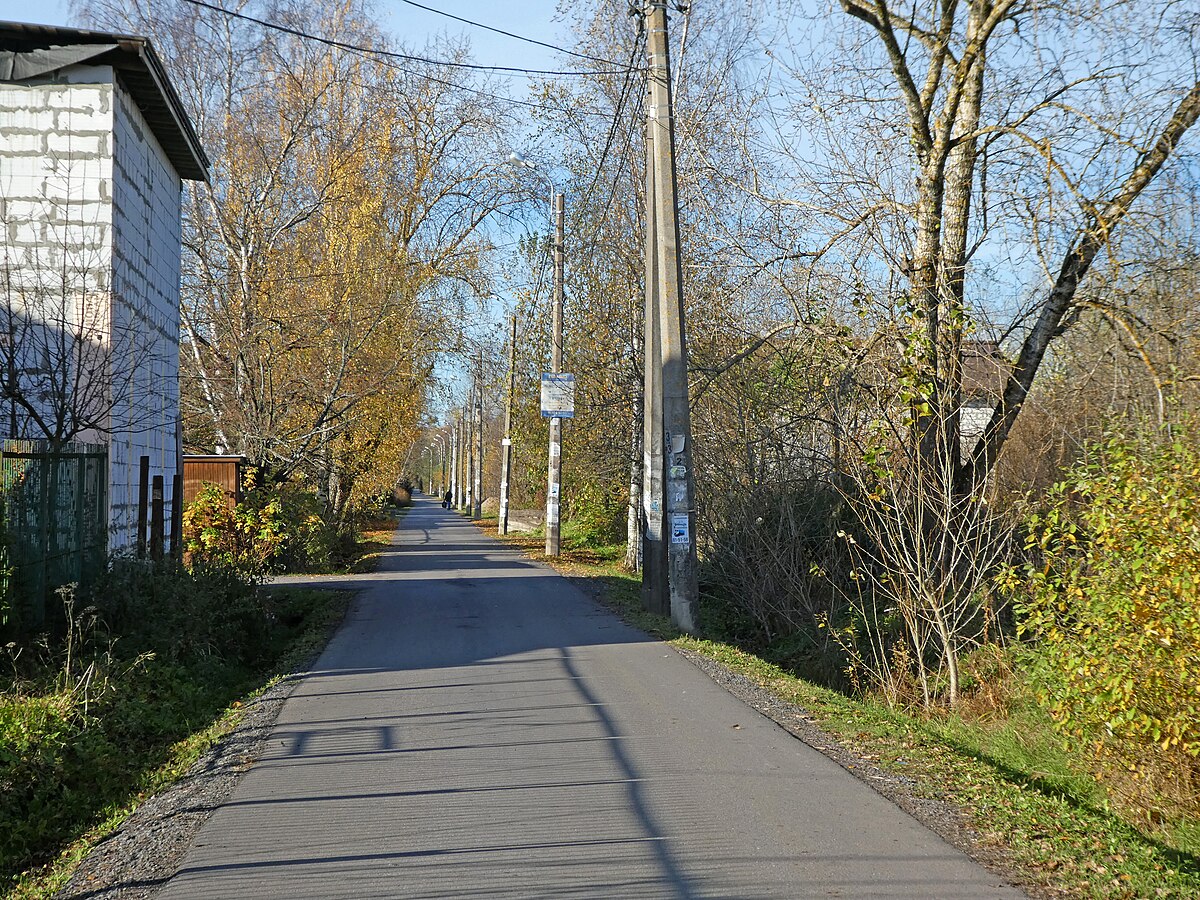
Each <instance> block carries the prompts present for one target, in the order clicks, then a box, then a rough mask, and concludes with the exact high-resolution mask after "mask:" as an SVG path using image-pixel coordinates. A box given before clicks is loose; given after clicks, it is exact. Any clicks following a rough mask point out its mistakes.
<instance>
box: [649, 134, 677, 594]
mask: <svg viewBox="0 0 1200 900" xmlns="http://www.w3.org/2000/svg"><path fill="white" fill-rule="evenodd" d="M654 195H655V191H654V128H653V126H652V124H651V122H650V120H649V119H647V120H646V263H645V273H644V276H643V278H644V281H645V288H646V305H645V318H644V323H643V326H642V327H643V337H642V345H643V350H642V370H643V373H644V384H643V395H642V512H643V523H642V524H643V527H642V605H643V606H644V607H645V608H646V609H647V610H649V611H650V612H652V613H657V614H658V615H662V616H665V615H669V614H670V612H671V607H670V593H669V589H668V586H667V554H666V548H667V545H666V543H665V542H664V540H663V418H662V380H661V377H660V376H661V374H662V346H661V343H660V340H661V338H660V336H659V331H660V329H659V322H658V266H657V257H658V239H657V235H656V233H655V227H654V205H655V200H654Z"/></svg>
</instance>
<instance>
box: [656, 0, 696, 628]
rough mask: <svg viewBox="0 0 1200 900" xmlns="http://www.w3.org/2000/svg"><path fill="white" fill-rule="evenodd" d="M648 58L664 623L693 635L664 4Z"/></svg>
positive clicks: (690, 506)
mask: <svg viewBox="0 0 1200 900" xmlns="http://www.w3.org/2000/svg"><path fill="white" fill-rule="evenodd" d="M646 17H647V22H646V26H647V41H646V46H647V51H648V56H649V72H648V73H647V75H648V80H649V83H650V130H651V132H652V133H653V139H654V140H653V144H654V153H653V155H654V164H653V168H654V176H653V177H654V204H653V205H654V233H655V235H656V244H657V247H658V253H657V254H656V259H655V269H656V274H657V281H658V290H659V293H658V308H659V320H658V321H659V327H660V329H661V335H660V341H661V346H662V398H663V455H664V460H663V464H664V466H665V470H666V483H665V486H664V493H665V497H664V500H665V504H664V505H665V507H666V522H665V524H666V526H667V527H666V535H665V538H664V540H665V541H666V542H667V569H668V580H669V584H670V595H671V621H672V622H674V623H675V625H676V627H678V628H680V629H682V630H684V631H688V632H693V633H694V632H695V631H696V626H697V614H698V610H699V595H700V589H699V584H698V581H697V576H696V506H695V478H694V473H693V471H692V426H691V413H690V411H689V409H688V382H687V332H686V328H685V323H684V305H683V289H682V282H683V273H682V269H681V267H680V261H679V221H678V217H677V212H678V210H677V201H676V188H675V128H674V120H673V117H672V110H671V59H670V49H669V44H668V42H667V5H666V3H665V2H661V0H651V2H650V3H648V4H647V7H646Z"/></svg>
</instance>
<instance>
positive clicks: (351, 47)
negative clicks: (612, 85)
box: [184, 0, 625, 77]
mask: <svg viewBox="0 0 1200 900" xmlns="http://www.w3.org/2000/svg"><path fill="white" fill-rule="evenodd" d="M184 2H185V3H190V4H192V5H193V6H199V7H201V8H202V9H207V10H211V11H212V12H218V13H221V14H222V15H225V16H229V17H230V18H234V19H242V20H243V21H246V22H253V23H254V24H255V25H261V26H262V27H263V28H270V29H272V30H274V31H280V32H283V33H284V34H290V35H292V36H293V37H298V38H301V39H303V40H307V41H316V42H318V43H321V44H325V45H327V46H329V47H336V48H337V49H339V50H347V51H349V52H351V53H359V54H363V55H372V56H382V57H388V58H390V59H398V60H403V61H404V62H418V63H425V64H426V65H431V66H446V67H448V68H454V69H470V70H472V71H477V72H493V73H500V74H508V75H521V76H532V75H571V76H575V77H589V76H593V75H620V74H622V73H623V72H624V71H625V70H622V69H615V70H611V71H608V70H600V71H591V72H589V71H580V70H578V69H526V68H521V67H519V66H484V65H479V64H478V63H464V62H452V61H450V60H444V59H429V58H428V57H424V56H414V55H413V54H410V53H399V52H397V51H395V50H379V49H376V48H373V47H364V46H361V45H359V44H350V43H347V42H345V41H339V40H335V39H334V38H327V37H321V36H320V35H316V34H310V33H308V32H306V31H301V30H299V29H298V28H292V27H290V26H287V25H280V24H278V23H277V22H269V21H267V20H266V19H259V18H257V17H255V16H250V15H246V14H245V13H240V12H235V11H234V10H232V9H225V8H224V7H221V6H216V5H214V4H212V3H206V2H205V0H184Z"/></svg>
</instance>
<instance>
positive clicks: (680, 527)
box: [671, 513, 692, 544]
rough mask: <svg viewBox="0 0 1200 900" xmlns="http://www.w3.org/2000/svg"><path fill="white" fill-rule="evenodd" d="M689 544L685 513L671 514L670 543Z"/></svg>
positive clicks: (689, 535) (690, 539) (690, 540)
mask: <svg viewBox="0 0 1200 900" xmlns="http://www.w3.org/2000/svg"><path fill="white" fill-rule="evenodd" d="M691 542H692V538H691V533H690V531H689V529H688V515H687V513H671V543H672V544H690V543H691Z"/></svg>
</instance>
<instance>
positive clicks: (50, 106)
mask: <svg viewBox="0 0 1200 900" xmlns="http://www.w3.org/2000/svg"><path fill="white" fill-rule="evenodd" d="M180 187H181V183H180V179H179V176H178V174H177V173H176V172H175V170H174V168H173V167H172V166H171V164H170V162H169V161H168V159H167V157H166V155H165V154H164V152H163V150H162V147H161V146H160V145H159V143H158V141H157V139H156V138H155V136H154V134H153V133H152V132H151V130H150V128H149V126H148V125H147V123H146V121H145V119H144V117H143V116H142V114H141V111H140V110H139V109H138V108H137V106H136V104H135V103H134V102H133V100H132V98H131V97H130V96H129V94H128V92H127V91H126V90H125V89H124V87H123V86H122V85H121V82H120V79H119V77H117V76H115V75H114V72H113V70H112V69H111V68H110V67H107V66H77V67H74V68H71V69H68V70H66V71H65V72H63V73H60V75H59V77H58V79H57V80H53V81H51V80H49V79H47V80H46V81H45V83H41V84H35V85H30V84H20V85H17V84H8V83H0V262H3V261H4V260H7V261H8V262H7V265H8V266H10V267H11V266H13V265H18V266H20V267H21V269H22V275H23V277H29V278H31V279H36V278H37V277H42V278H45V277H47V276H46V274H45V273H47V272H49V273H51V274H50V278H51V279H52V278H53V277H61V276H60V275H58V273H61V272H62V271H63V268H64V263H65V264H66V268H68V269H70V270H72V271H73V272H74V274H73V275H72V279H73V283H72V285H71V286H70V289H71V290H74V291H87V292H93V293H94V292H96V291H106V290H107V289H108V287H109V285H111V288H112V302H111V308H110V315H111V318H110V326H109V328H110V340H111V343H112V346H113V348H114V349H113V360H112V378H113V385H114V389H113V392H114V395H115V401H114V403H113V409H112V414H111V423H110V428H109V430H110V431H111V437H110V438H109V504H110V515H109V547H110V549H112V550H119V549H122V548H126V547H129V546H131V545H132V544H133V543H134V542H135V541H136V524H137V501H138V480H139V463H140V457H141V456H143V455H145V456H149V458H150V475H151V479H152V480H153V476H155V475H162V476H163V481H164V494H165V499H166V500H167V501H168V502H169V501H170V498H171V491H172V486H173V479H174V475H175V471H176V466H177V460H178V450H179V447H178V445H177V434H178V416H179V257H180V238H181V232H180ZM31 273H32V274H31ZM60 293H61V292H60ZM87 438H88V436H84V439H87ZM168 513H169V507H168ZM167 532H168V535H169V533H170V520H169V516H168V521H167Z"/></svg>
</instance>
